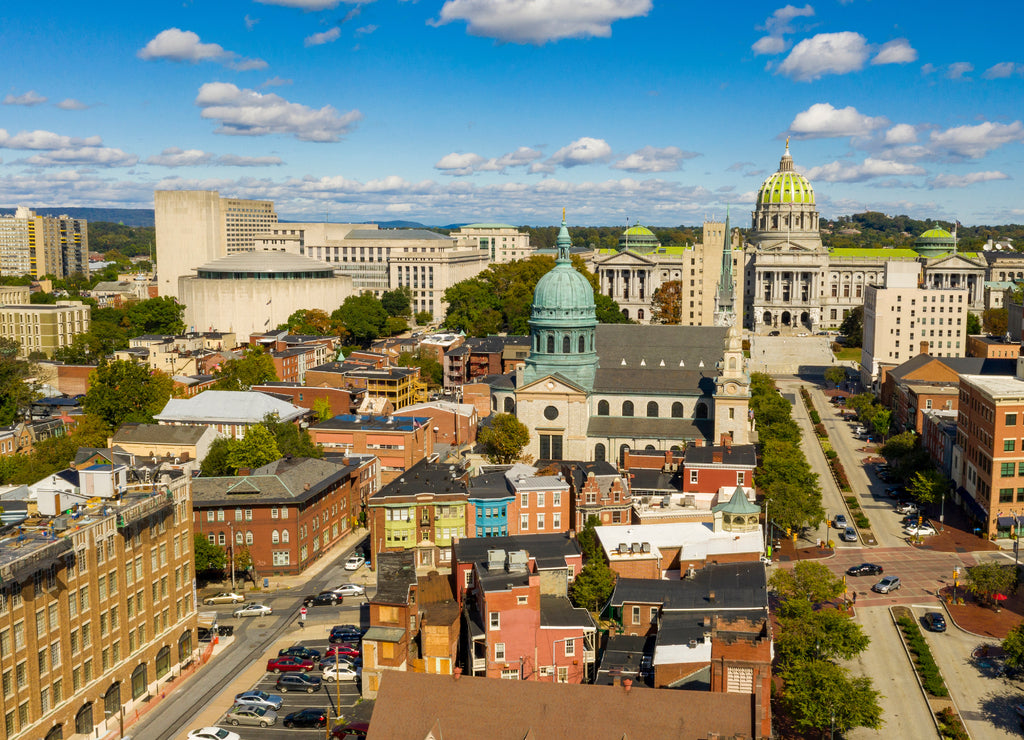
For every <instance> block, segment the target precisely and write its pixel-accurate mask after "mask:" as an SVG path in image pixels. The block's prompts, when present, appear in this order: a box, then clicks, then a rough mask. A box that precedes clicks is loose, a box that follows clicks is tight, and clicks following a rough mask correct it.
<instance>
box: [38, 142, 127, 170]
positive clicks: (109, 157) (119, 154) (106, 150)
mask: <svg viewBox="0 0 1024 740" xmlns="http://www.w3.org/2000/svg"><path fill="white" fill-rule="evenodd" d="M19 161H21V162H24V163H25V164H30V165H33V166H36V167H53V166H65V165H93V166H96V167H133V166H134V165H136V164H137V163H138V161H139V158H138V157H137V156H135V155H134V154H128V153H127V152H124V151H122V150H120V149H114V148H112V147H106V146H85V147H72V148H69V149H52V150H49V151H46V152H44V153H41V154H33V155H32V156H31V157H28V158H27V159H23V160H19Z"/></svg>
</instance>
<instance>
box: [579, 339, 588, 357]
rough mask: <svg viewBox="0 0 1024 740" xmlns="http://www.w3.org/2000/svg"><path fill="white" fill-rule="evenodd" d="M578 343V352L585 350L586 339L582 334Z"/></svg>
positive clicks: (581, 352)
mask: <svg viewBox="0 0 1024 740" xmlns="http://www.w3.org/2000/svg"><path fill="white" fill-rule="evenodd" d="M578 344H579V348H580V349H579V352H580V354H583V353H584V352H586V351H587V340H586V339H584V338H583V336H582V335H580V341H579V342H578Z"/></svg>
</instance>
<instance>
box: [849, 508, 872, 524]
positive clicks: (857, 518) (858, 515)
mask: <svg viewBox="0 0 1024 740" xmlns="http://www.w3.org/2000/svg"><path fill="white" fill-rule="evenodd" d="M850 508H853V507H852V506H851V507H850ZM853 521H854V522H856V523H857V527H859V528H860V529H871V522H870V521H869V520H868V518H867V517H866V516H864V512H862V511H857V512H854V514H853Z"/></svg>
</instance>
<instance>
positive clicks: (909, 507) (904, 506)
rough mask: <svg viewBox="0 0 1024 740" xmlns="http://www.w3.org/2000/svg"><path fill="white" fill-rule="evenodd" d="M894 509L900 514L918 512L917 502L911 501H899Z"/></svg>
mask: <svg viewBox="0 0 1024 740" xmlns="http://www.w3.org/2000/svg"><path fill="white" fill-rule="evenodd" d="M896 511H897V512H898V513H900V514H916V513H917V512H918V508H917V504H915V503H913V502H912V501H901V502H900V503H898V504H896Z"/></svg>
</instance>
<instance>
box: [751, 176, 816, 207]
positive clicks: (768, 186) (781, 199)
mask: <svg viewBox="0 0 1024 740" xmlns="http://www.w3.org/2000/svg"><path fill="white" fill-rule="evenodd" d="M757 202H758V203H804V204H808V205H813V204H814V188H812V187H811V183H810V182H809V181H808V180H807V178H806V177H804V176H803V175H801V174H800V173H799V172H776V173H775V174H774V175H771V176H769V177H768V179H767V180H765V181H764V184H763V185H762V186H761V191H760V192H759V193H758V194H757Z"/></svg>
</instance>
